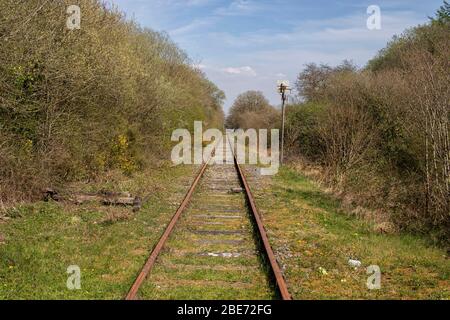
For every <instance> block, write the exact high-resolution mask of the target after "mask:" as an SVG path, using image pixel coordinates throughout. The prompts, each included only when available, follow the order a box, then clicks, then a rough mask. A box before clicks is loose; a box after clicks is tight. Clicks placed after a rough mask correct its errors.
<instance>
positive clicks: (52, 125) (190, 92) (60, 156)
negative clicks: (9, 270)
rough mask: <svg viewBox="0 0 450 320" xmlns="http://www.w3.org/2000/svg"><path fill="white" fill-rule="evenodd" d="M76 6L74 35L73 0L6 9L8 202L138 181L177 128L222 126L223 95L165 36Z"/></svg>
mask: <svg viewBox="0 0 450 320" xmlns="http://www.w3.org/2000/svg"><path fill="white" fill-rule="evenodd" d="M76 3H77V4H79V5H80V7H81V13H82V19H81V29H79V30H69V29H68V28H67V27H66V20H67V18H68V17H69V15H68V14H67V13H66V10H67V8H68V6H69V5H72V4H73V1H48V0H27V1H17V0H1V1H0V41H1V46H0V61H1V63H0V204H1V203H5V202H14V201H18V200H26V199H30V198H33V197H34V196H35V195H36V194H37V193H38V192H40V190H41V189H42V188H43V187H46V186H54V185H63V184H65V183H67V182H68V181H74V180H81V179H84V180H85V179H93V178H96V177H98V176H99V175H101V174H102V173H104V172H106V171H108V170H111V169H116V170H120V171H121V172H124V173H127V174H131V173H133V172H135V171H137V170H140V169H142V168H145V167H146V166H148V165H149V163H150V162H152V161H153V160H155V159H158V158H161V157H162V155H163V153H162V151H163V150H164V149H165V148H167V147H168V146H169V144H170V134H171V132H172V129H173V128H179V127H182V128H190V127H192V126H193V121H194V119H195V120H203V121H205V124H206V126H219V127H220V126H221V125H222V123H223V111H222V101H223V99H224V94H223V92H221V91H220V90H219V89H218V88H217V87H216V86H215V85H214V84H212V83H211V82H210V81H208V80H207V79H206V77H205V76H204V75H203V74H202V73H201V72H200V71H199V70H196V69H195V68H193V67H192V65H193V64H192V63H191V61H190V60H189V58H188V57H187V56H186V54H185V53H184V52H183V51H181V50H180V49H179V48H178V47H177V46H176V45H175V44H174V43H173V42H171V40H170V39H169V38H168V37H167V36H166V35H165V34H161V33H157V32H154V31H152V30H148V29H141V28H140V27H139V26H137V25H136V24H134V23H133V22H130V21H128V20H126V19H125V17H124V16H123V15H122V14H121V13H120V12H118V11H117V10H116V9H115V8H111V7H108V6H107V5H105V4H104V3H103V2H102V1H100V0H92V1H91V0H81V1H76ZM167 154H170V153H164V155H166V156H167Z"/></svg>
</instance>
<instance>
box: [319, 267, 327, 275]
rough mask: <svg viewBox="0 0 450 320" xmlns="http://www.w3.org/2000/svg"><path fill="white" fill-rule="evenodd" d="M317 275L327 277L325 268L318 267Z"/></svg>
mask: <svg viewBox="0 0 450 320" xmlns="http://www.w3.org/2000/svg"><path fill="white" fill-rule="evenodd" d="M319 273H320V274H322V275H324V276H326V275H328V271H327V270H326V269H325V268H322V267H319Z"/></svg>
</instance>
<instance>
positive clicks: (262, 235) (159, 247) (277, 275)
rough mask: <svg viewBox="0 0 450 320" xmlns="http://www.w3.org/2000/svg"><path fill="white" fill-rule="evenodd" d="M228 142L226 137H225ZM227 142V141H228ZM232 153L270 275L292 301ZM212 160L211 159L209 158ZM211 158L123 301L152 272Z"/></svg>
mask: <svg viewBox="0 0 450 320" xmlns="http://www.w3.org/2000/svg"><path fill="white" fill-rule="evenodd" d="M226 139H227V140H228V137H226ZM228 142H229V141H228ZM229 143H230V142H229ZM231 149H232V152H233V158H234V165H235V167H236V169H237V172H238V176H239V180H240V181H241V182H242V184H243V185H244V188H245V193H246V197H247V200H248V203H249V204H250V209H251V211H252V214H253V217H254V219H255V221H256V224H257V227H258V232H259V237H260V239H261V241H262V243H263V245H264V250H265V254H266V256H267V258H268V259H269V263H270V267H271V271H272V275H273V276H274V278H275V280H276V285H277V289H278V291H279V293H280V295H281V298H282V299H283V300H292V297H291V295H290V294H289V291H288V289H287V284H286V281H285V279H284V277H283V274H282V272H281V269H280V267H279V265H278V262H277V260H276V257H275V254H274V252H273V250H272V247H271V246H270V243H269V239H268V237H267V233H266V230H265V229H264V225H263V222H262V220H261V217H260V215H259V212H258V208H257V206H256V203H255V200H254V198H253V194H252V192H251V189H250V186H249V184H248V182H247V179H246V177H245V174H244V172H243V170H242V168H241V167H240V166H239V164H238V162H237V158H236V155H235V153H234V150H233V147H232V146H231ZM211 158H212V157H211ZM211 158H210V159H209V160H208V161H207V162H205V163H204V164H203V165H202V167H201V168H200V170H199V172H198V174H197V176H196V178H195V180H194V181H193V183H192V185H191V187H190V188H189V190H188V192H187V194H186V195H185V197H184V199H183V201H182V203H181V204H180V206H179V208H178V209H177V211H176V212H175V214H174V216H173V217H172V219H171V221H170V223H169V224H168V226H167V227H166V229H165V231H164V233H163V234H162V236H161V238H160V239H159V241H158V244H157V245H156V246H155V248H154V249H153V250H152V252H151V254H150V257H149V258H148V259H147V261H146V262H145V264H144V266H143V267H142V269H141V271H140V272H139V275H138V276H137V278H136V280H135V281H134V283H133V285H132V287H131V288H130V290H129V292H128V294H127V296H126V298H125V300H136V297H137V294H138V291H139V289H140V287H141V285H142V283H143V282H144V281H145V279H146V278H147V276H148V274H149V273H150V271H151V270H152V268H153V266H154V265H155V262H156V259H157V258H158V256H159V254H160V252H161V251H162V249H163V248H164V245H165V244H166V242H167V240H168V238H169V236H170V234H171V233H172V231H173V229H174V227H175V225H176V223H177V222H178V220H179V218H180V216H181V214H182V213H183V212H184V210H185V209H186V208H187V206H188V204H189V201H190V200H191V198H192V195H193V193H194V191H195V189H196V187H197V185H198V183H199V181H200V179H201V178H202V176H203V174H204V173H205V171H206V168H207V167H208V165H209V162H210V161H211Z"/></svg>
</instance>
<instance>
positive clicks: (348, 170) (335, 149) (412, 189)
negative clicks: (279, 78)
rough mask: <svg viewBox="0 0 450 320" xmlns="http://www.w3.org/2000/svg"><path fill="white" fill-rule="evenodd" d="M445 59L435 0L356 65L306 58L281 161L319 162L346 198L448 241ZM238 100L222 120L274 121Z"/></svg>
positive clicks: (445, 21) (446, 18) (446, 19)
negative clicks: (429, 11)
mask: <svg viewBox="0 0 450 320" xmlns="http://www.w3.org/2000/svg"><path fill="white" fill-rule="evenodd" d="M449 57H450V5H449V4H448V3H447V2H444V4H443V6H442V7H441V8H440V9H439V10H438V12H437V14H436V16H435V17H433V18H430V22H429V23H427V24H424V25H421V26H417V27H415V28H412V29H409V30H407V31H405V32H404V33H403V34H402V35H400V36H396V37H394V38H393V39H392V41H390V42H389V43H388V44H387V46H386V47H385V48H384V49H382V50H381V51H380V52H379V53H378V55H377V56H376V57H374V58H373V59H372V60H370V61H369V62H368V64H367V65H366V66H365V67H364V68H358V67H357V66H355V65H354V64H353V63H352V62H351V61H344V62H343V63H342V64H340V65H338V66H336V67H332V66H329V65H326V64H316V63H309V64H307V65H306V66H305V68H304V69H303V71H301V72H300V73H299V75H298V78H297V82H296V85H295V87H296V91H297V92H298V98H297V99H295V100H296V102H295V103H291V104H290V105H289V106H288V107H287V125H286V148H287V151H288V153H289V154H290V157H291V159H297V160H298V159H301V160H302V162H303V163H305V164H307V165H310V166H314V167H318V168H320V172H321V179H322V180H323V181H324V182H325V183H326V184H328V185H331V186H333V187H334V189H335V190H339V193H340V194H341V195H343V196H347V197H349V198H350V199H351V202H352V204H353V205H355V206H365V207H369V208H373V209H374V210H375V212H384V215H386V214H387V217H383V218H382V219H388V220H389V221H390V222H392V223H394V224H396V225H397V227H398V228H400V229H402V230H409V231H412V232H419V233H427V234H429V235H431V236H432V238H433V239H435V240H437V241H442V242H444V243H446V244H449V243H448V241H449V239H450V187H449V185H450V143H449V120H450V86H449V83H450V73H449V70H450V59H449ZM245 95H249V96H250V97H248V98H249V99H250V98H251V96H252V95H254V93H247V94H245ZM250 100H252V101H256V100H255V99H250ZM259 100H261V101H263V98H259ZM243 101H244V99H243V98H242V96H241V97H240V98H238V101H237V102H236V103H235V105H234V106H233V108H232V109H231V113H230V116H229V117H228V119H227V122H228V123H229V125H231V126H235V127H244V128H245V127H246V126H247V123H250V125H251V126H253V127H255V128H257V127H258V126H268V128H270V127H273V126H275V127H278V126H279V122H277V121H271V120H270V121H266V119H265V116H268V115H269V114H270V113H268V112H267V110H268V107H267V103H266V102H265V101H263V102H261V103H260V105H261V107H260V108H259V109H257V110H256V111H251V110H250V109H251V107H250V106H251V103H247V105H248V106H249V107H248V108H247V110H248V111H246V112H247V113H248V112H252V113H253V114H254V115H253V116H252V117H251V119H250V116H248V114H247V113H245V112H243V111H242V110H243V108H242V106H241V104H242V102H243ZM253 109H254V108H253ZM272 109H273V108H272ZM264 115H265V116H264ZM259 117H262V119H261V120H260V119H259ZM276 117H278V118H279V116H276ZM239 119H241V120H239ZM255 121H256V122H258V123H257V124H253V123H252V122H255ZM266 128H267V127H266ZM380 218H381V217H380Z"/></svg>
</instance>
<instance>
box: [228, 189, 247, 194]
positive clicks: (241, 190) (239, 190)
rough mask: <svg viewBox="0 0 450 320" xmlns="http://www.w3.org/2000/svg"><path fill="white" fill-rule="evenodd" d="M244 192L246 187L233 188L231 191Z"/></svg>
mask: <svg viewBox="0 0 450 320" xmlns="http://www.w3.org/2000/svg"><path fill="white" fill-rule="evenodd" d="M242 192H244V189H242V188H231V189H230V193H242Z"/></svg>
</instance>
